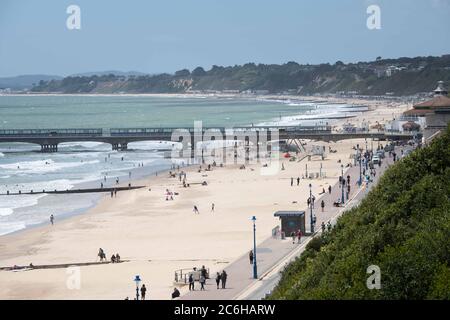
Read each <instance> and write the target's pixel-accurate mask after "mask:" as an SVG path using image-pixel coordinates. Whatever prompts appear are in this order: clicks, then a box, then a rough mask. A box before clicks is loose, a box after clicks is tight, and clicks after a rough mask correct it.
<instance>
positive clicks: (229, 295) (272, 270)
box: [180, 148, 400, 300]
mask: <svg viewBox="0 0 450 320" xmlns="http://www.w3.org/2000/svg"><path fill="white" fill-rule="evenodd" d="M399 150H400V148H397V150H396V152H397V154H398V155H399V154H400V151H399ZM392 164H393V158H389V156H388V154H387V153H386V158H385V159H383V162H382V166H381V167H378V166H376V176H375V178H374V181H373V182H372V183H371V184H370V185H369V189H366V188H365V186H364V184H363V185H362V186H361V187H359V186H358V184H357V181H358V179H359V173H360V169H359V165H356V166H353V167H350V168H344V177H345V178H346V177H347V175H350V185H351V190H350V195H349V200H350V201H349V200H347V201H346V203H345V206H343V207H334V206H333V203H334V202H335V201H336V200H337V199H340V198H341V194H342V191H341V190H342V189H341V188H340V187H339V182H337V183H336V184H335V185H334V186H333V187H332V191H331V194H329V193H328V190H326V193H325V194H322V195H320V196H317V195H315V196H316V200H315V208H314V209H313V213H314V214H315V215H316V218H317V221H316V226H315V228H316V229H315V234H314V236H315V235H317V234H319V233H321V224H322V222H324V223H325V224H327V223H328V222H330V223H331V224H334V223H335V221H336V219H337V218H338V217H339V216H340V215H341V214H342V213H343V212H344V211H346V210H348V209H349V208H350V207H352V206H354V205H355V204H357V203H359V201H360V200H361V199H363V198H364V197H365V195H366V194H367V193H368V191H369V190H370V189H371V188H372V187H373V186H374V185H375V184H376V183H377V182H378V180H379V178H380V176H381V175H382V174H383V173H384V171H385V170H386V169H387V168H388V167H389V166H390V165H392ZM301 183H307V181H305V180H303V181H302V182H301ZM306 200H307V199H306V198H305V203H304V206H302V207H301V208H299V210H302V209H304V208H305V207H306V206H307V204H306ZM322 200H324V202H325V208H324V212H322V209H321V207H320V203H321V201H322ZM305 211H306V229H307V230H309V226H310V212H309V208H308V209H306V210H305ZM311 239H312V237H311V236H308V237H303V238H302V241H301V243H300V244H297V243H295V244H293V243H292V239H291V238H289V237H288V238H286V239H285V240H280V239H274V238H272V237H270V238H268V239H266V240H265V241H263V242H262V243H260V244H259V245H258V246H257V249H256V257H257V265H258V279H253V267H252V265H251V264H250V262H249V257H248V252H247V253H245V254H244V255H243V256H241V257H240V258H239V259H237V260H236V261H234V262H232V263H231V264H229V265H228V266H227V267H225V268H224V269H225V271H226V272H227V274H228V278H227V284H226V289H219V290H218V289H217V288H216V282H215V275H214V274H212V275H211V279H208V280H207V282H206V285H205V290H204V291H200V290H199V289H200V284H199V283H198V282H196V283H195V286H196V287H195V291H190V292H188V293H186V294H184V295H182V296H181V297H180V299H181V300H232V299H239V300H241V299H261V298H263V297H264V294H265V293H266V292H268V291H270V290H271V289H272V288H273V287H274V286H275V285H276V283H277V282H278V280H279V278H280V272H279V271H281V269H282V268H283V267H284V266H285V265H286V264H287V263H288V262H289V261H291V260H293V259H294V258H295V257H296V256H299V255H300V254H301V253H302V252H303V251H304V249H305V248H306V244H307V243H308V242H309V241H310V240H311ZM249 247H251V245H250V244H249Z"/></svg>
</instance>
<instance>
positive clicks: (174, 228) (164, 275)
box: [0, 100, 410, 300]
mask: <svg viewBox="0 0 450 320" xmlns="http://www.w3.org/2000/svg"><path fill="white" fill-rule="evenodd" d="M346 102H347V103H353V104H365V105H368V106H369V111H367V112H365V113H363V114H361V116H358V117H355V118H351V119H342V120H339V121H338V122H337V123H336V128H339V127H340V126H342V124H344V123H347V122H350V123H354V124H357V125H359V124H360V123H361V122H363V121H370V124H375V123H376V122H377V121H378V122H380V123H383V122H385V121H387V120H390V119H392V118H393V117H396V116H397V115H399V114H400V113H402V112H403V111H405V110H406V109H408V108H409V107H410V106H408V105H405V104H399V103H392V102H382V101H364V100H348V101H346ZM357 143H359V144H360V145H363V144H364V143H365V142H364V140H344V141H340V142H337V143H334V142H331V143H325V142H320V141H316V142H310V141H308V145H307V147H309V146H311V145H320V146H325V147H326V150H328V147H329V146H331V148H332V149H333V150H336V151H337V152H336V153H327V156H326V158H325V160H321V159H320V158H319V157H313V158H312V159H311V161H308V159H303V160H302V161H297V160H296V161H289V159H283V158H282V159H281V162H280V167H281V163H282V164H283V167H284V169H285V170H281V168H280V170H279V171H278V173H277V174H275V175H271V176H265V175H261V173H260V169H261V167H262V165H261V164H260V163H257V164H250V165H247V166H246V167H245V169H243V170H242V169H239V166H240V165H232V164H226V165H225V166H224V167H222V168H221V167H215V168H213V170H212V171H205V170H201V172H198V166H192V167H189V168H182V169H181V170H184V171H185V172H186V175H187V182H188V183H190V184H191V186H190V187H188V188H184V187H183V185H182V183H181V182H180V181H179V179H178V177H176V178H172V177H169V174H168V173H163V174H159V175H158V176H153V177H149V178H146V179H143V180H141V181H136V182H133V183H134V184H144V185H146V186H147V187H146V188H143V189H139V190H132V191H124V192H119V193H118V195H117V197H115V198H111V197H110V196H109V195H105V196H104V197H103V199H102V200H101V201H100V202H99V204H98V205H97V206H96V207H95V208H93V209H91V210H89V211H88V212H86V213H84V214H81V215H77V216H74V217H71V218H69V219H66V220H64V221H57V220H56V221H55V225H54V226H51V225H50V224H48V225H43V226H39V227H35V228H32V229H29V230H25V231H22V232H18V233H15V234H11V235H6V236H2V237H0V267H6V266H13V265H29V264H30V263H33V264H34V265H41V264H46V265H47V264H60V263H61V264H62V263H68V264H72V263H73V264H76V263H82V262H94V261H98V258H97V252H98V249H99V248H100V247H101V248H103V249H104V250H105V252H106V255H107V257H108V258H109V257H111V255H112V254H115V253H119V254H120V256H121V259H122V260H129V261H128V262H123V263H120V264H104V265H93V266H83V267H80V288H79V289H78V288H75V289H74V288H71V287H70V285H69V286H68V285H67V284H68V281H69V282H70V281H71V279H73V278H71V276H72V274H71V273H70V270H69V273H68V270H67V269H66V268H60V269H43V270H41V269H39V270H29V271H17V272H13V271H0V299H119V300H120V299H124V298H126V297H130V298H132V297H133V295H134V290H135V287H134V283H133V278H134V276H135V275H137V274H139V275H140V277H141V279H142V280H143V283H145V284H146V286H147V288H148V292H147V295H148V299H170V293H171V292H172V290H173V280H174V272H175V270H178V269H184V268H192V267H201V266H202V265H205V266H206V267H207V268H210V270H211V272H215V271H220V270H223V269H224V268H225V269H226V266H227V264H228V263H230V262H232V261H234V260H235V259H237V258H238V257H240V256H242V255H243V254H246V253H247V252H248V251H249V250H250V248H251V245H252V236H253V235H252V223H251V221H250V218H251V216H253V215H255V216H256V217H257V228H258V229H257V230H258V231H257V242H258V243H260V242H262V241H263V240H265V239H267V238H268V237H270V236H271V230H272V229H273V228H274V227H275V226H277V225H278V224H279V221H278V219H277V218H274V217H273V213H274V212H275V211H277V210H305V209H306V208H307V203H306V200H307V197H308V196H309V187H308V185H309V184H310V183H311V184H312V186H313V194H315V195H316V197H317V195H318V194H319V192H321V191H322V189H327V188H328V186H329V185H334V183H335V182H336V180H337V179H338V177H339V175H340V172H341V168H340V166H341V163H343V164H347V163H349V162H352V159H351V155H352V154H353V153H354V150H353V149H352V147H353V146H355V145H356V144H357ZM375 143H376V142H374V146H375ZM339 160H340V161H341V163H340V162H339ZM306 164H307V166H308V171H309V172H319V170H320V169H319V168H320V166H321V165H322V172H323V173H325V174H326V178H319V179H301V180H300V183H299V185H298V186H297V182H296V181H295V180H294V185H293V186H291V178H294V179H296V178H297V177H300V178H301V177H302V176H304V175H305V165H306ZM203 169H204V166H203ZM203 181H206V182H207V185H206V186H204V185H201V182H203ZM167 189H169V190H170V191H172V192H174V193H178V194H177V195H174V200H168V201H167V200H166V195H165V194H166V190H167ZM213 203H214V205H215V210H214V212H212V210H211V206H212V204H213ZM194 205H195V206H197V207H198V209H199V214H195V213H194V211H193V207H194ZM229 276H230V277H232V275H229ZM181 289H182V291H183V290H185V288H181ZM205 299H207V296H205Z"/></svg>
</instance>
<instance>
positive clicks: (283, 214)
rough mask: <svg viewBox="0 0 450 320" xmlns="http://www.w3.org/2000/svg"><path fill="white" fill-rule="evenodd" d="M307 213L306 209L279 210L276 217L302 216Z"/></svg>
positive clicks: (275, 214)
mask: <svg viewBox="0 0 450 320" xmlns="http://www.w3.org/2000/svg"><path fill="white" fill-rule="evenodd" d="M303 215H305V211H277V212H275V213H274V214H273V216H274V217H301V216H303Z"/></svg>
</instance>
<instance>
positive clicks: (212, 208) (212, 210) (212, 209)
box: [211, 203, 215, 212]
mask: <svg viewBox="0 0 450 320" xmlns="http://www.w3.org/2000/svg"><path fill="white" fill-rule="evenodd" d="M214 208H215V205H214V203H213V204H212V205H211V212H214Z"/></svg>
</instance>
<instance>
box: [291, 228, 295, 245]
mask: <svg viewBox="0 0 450 320" xmlns="http://www.w3.org/2000/svg"><path fill="white" fill-rule="evenodd" d="M291 237H292V244H295V232H294V231H292V232H291Z"/></svg>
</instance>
